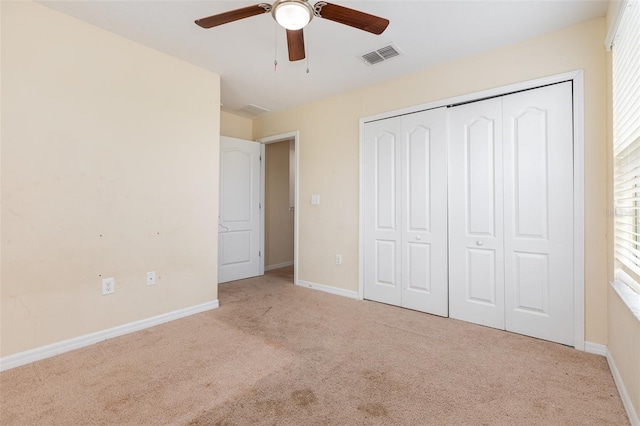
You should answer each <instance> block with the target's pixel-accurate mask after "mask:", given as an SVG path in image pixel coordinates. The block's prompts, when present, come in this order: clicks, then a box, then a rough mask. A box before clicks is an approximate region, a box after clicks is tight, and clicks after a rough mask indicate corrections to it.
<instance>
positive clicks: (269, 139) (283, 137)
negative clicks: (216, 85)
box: [256, 130, 300, 285]
mask: <svg viewBox="0 0 640 426" xmlns="http://www.w3.org/2000/svg"><path fill="white" fill-rule="evenodd" d="M291 139H293V141H294V147H295V148H294V151H295V162H294V163H295V164H294V173H295V175H294V181H295V183H294V198H295V200H294V207H293V283H294V284H295V285H298V268H297V265H298V215H299V211H300V210H299V202H300V197H299V196H298V192H299V189H300V184H299V173H298V169H299V166H298V165H299V164H300V131H298V130H295V131H292V132H286V133H279V134H277V135H273V136H266V137H264V138H259V139H256V142H259V143H260V144H261V146H260V155H261V157H262V163H261V164H262V166H261V167H260V205H261V206H262V208H261V209H260V252H261V253H262V256H261V258H260V262H261V264H262V266H261V271H262V274H264V259H265V255H264V232H265V228H264V226H265V225H264V212H265V208H264V207H265V169H266V167H265V164H266V161H265V145H267V144H270V143H277V142H284V141H287V140H291Z"/></svg>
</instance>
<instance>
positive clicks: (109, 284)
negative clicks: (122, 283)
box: [102, 278, 116, 296]
mask: <svg viewBox="0 0 640 426" xmlns="http://www.w3.org/2000/svg"><path fill="white" fill-rule="evenodd" d="M115 291H116V279H115V278H103V279H102V295H103V296H106V295H107V294H113V293H114V292H115Z"/></svg>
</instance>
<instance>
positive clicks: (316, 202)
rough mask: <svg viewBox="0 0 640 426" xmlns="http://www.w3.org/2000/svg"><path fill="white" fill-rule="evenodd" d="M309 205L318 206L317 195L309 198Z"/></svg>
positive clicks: (318, 197) (318, 199) (318, 198)
mask: <svg viewBox="0 0 640 426" xmlns="http://www.w3.org/2000/svg"><path fill="white" fill-rule="evenodd" d="M311 204H313V205H318V204H320V196H319V195H317V194H316V195H312V196H311Z"/></svg>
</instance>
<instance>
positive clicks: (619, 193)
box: [612, 0, 640, 292]
mask: <svg viewBox="0 0 640 426" xmlns="http://www.w3.org/2000/svg"><path fill="white" fill-rule="evenodd" d="M612 50H613V53H612V55H613V57H612V59H613V63H612V68H613V72H612V79H613V146H614V148H613V156H614V173H613V179H614V189H613V191H614V194H613V198H614V203H615V215H614V216H615V225H614V236H615V258H616V266H617V269H618V270H619V271H620V273H618V274H617V278H618V279H621V280H623V281H625V282H626V283H627V284H629V285H630V286H631V287H633V288H634V289H635V290H636V291H638V292H640V284H638V283H640V220H639V219H640V1H639V0H630V1H628V2H627V5H626V7H625V8H624V10H623V11H622V18H621V20H620V24H619V27H618V31H617V34H616V36H615V39H614V44H613V49H612Z"/></svg>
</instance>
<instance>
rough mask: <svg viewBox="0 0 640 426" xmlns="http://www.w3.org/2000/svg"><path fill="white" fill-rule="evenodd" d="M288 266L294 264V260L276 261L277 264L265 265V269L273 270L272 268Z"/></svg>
mask: <svg viewBox="0 0 640 426" xmlns="http://www.w3.org/2000/svg"><path fill="white" fill-rule="evenodd" d="M287 266H293V260H292V261H290V262H282V263H276V264H275V265H269V266H265V267H264V270H265V271H271V270H272V269H280V268H286V267H287Z"/></svg>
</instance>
